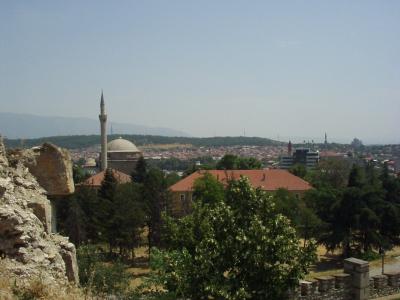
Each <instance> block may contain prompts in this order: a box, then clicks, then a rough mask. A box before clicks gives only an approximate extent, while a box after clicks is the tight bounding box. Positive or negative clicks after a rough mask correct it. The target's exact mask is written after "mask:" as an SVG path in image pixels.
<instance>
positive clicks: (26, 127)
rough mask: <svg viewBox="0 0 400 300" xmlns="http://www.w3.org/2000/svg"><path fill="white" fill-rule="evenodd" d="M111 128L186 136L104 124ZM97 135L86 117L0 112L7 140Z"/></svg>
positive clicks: (0, 125) (1, 131)
mask: <svg viewBox="0 0 400 300" xmlns="http://www.w3.org/2000/svg"><path fill="white" fill-rule="evenodd" d="M111 125H112V127H113V131H114V134H143V135H161V136H189V134H187V133H186V132H182V131H179V130H174V129H170V128H162V127H147V126H142V125H137V124H128V123H115V122H111V123H108V126H107V127H108V131H110V127H111ZM99 133H100V124H99V121H98V120H93V119H89V118H69V117H52V116H36V115H30V114H16V113H7V112H0V135H2V136H5V137H7V138H10V139H20V138H23V139H28V138H39V137H47V136H66V135H90V134H99ZM109 133H110V132H109Z"/></svg>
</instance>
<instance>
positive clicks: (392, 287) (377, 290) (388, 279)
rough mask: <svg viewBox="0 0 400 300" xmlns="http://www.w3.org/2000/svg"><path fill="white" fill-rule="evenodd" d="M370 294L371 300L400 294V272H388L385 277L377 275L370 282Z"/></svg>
mask: <svg viewBox="0 0 400 300" xmlns="http://www.w3.org/2000/svg"><path fill="white" fill-rule="evenodd" d="M369 282H370V284H369V293H370V295H371V299H374V298H378V297H383V296H388V295H393V294H399V293H400V270H399V272H387V273H385V274H384V275H376V276H373V277H372V278H370V280H369Z"/></svg>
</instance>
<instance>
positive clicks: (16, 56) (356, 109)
mask: <svg viewBox="0 0 400 300" xmlns="http://www.w3.org/2000/svg"><path fill="white" fill-rule="evenodd" d="M0 38H1V39H0V111H3V112H21V113H32V114H37V115H56V116H79V117H90V118H97V115H98V109H99V108H98V104H99V98H100V93H101V89H103V90H104V96H105V100H106V105H107V110H108V114H109V118H110V119H111V120H112V121H115V122H130V123H136V124H142V125H148V126H163V127H170V128H174V129H178V130H182V131H185V132H188V133H189V134H192V135H194V136H214V135H243V132H244V130H245V131H246V135H247V136H262V137H270V138H275V139H276V138H277V136H279V137H280V139H281V140H283V139H288V138H292V139H293V138H295V137H304V136H305V137H315V138H319V139H320V140H322V139H323V135H324V132H325V131H326V132H327V133H328V138H330V140H333V141H348V142H349V141H350V140H351V139H352V138H353V137H355V136H357V137H359V138H361V139H362V140H363V141H364V142H366V143H374V142H396V143H400V130H399V125H400V1H396V0H393V1H366V0H360V1H349V0H345V1H321V0H316V1H281V0H279V1H234V0H229V1H228V0H227V1H221V0H212V1H188V0H182V1H171V0H163V1H149V0H146V1H133V0H132V1H98V0H96V1H81V0H80V1H54V0H51V1H7V0H0Z"/></svg>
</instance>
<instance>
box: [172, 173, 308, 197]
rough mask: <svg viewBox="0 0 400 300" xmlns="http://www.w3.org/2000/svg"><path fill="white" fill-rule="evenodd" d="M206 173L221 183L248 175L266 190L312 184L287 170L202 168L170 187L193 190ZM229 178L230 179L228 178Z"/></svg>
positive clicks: (256, 184)
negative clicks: (196, 182) (194, 185)
mask: <svg viewBox="0 0 400 300" xmlns="http://www.w3.org/2000/svg"><path fill="white" fill-rule="evenodd" d="M205 173H210V174H211V175H213V176H214V177H216V178H217V179H218V180H219V181H220V182H221V183H223V184H226V183H227V181H228V180H230V179H235V180H236V179H239V178H240V176H245V177H248V178H249V180H250V182H251V184H252V186H253V187H256V188H258V187H259V188H261V189H262V190H264V191H276V190H277V189H280V188H284V189H287V190H289V191H307V190H309V189H311V188H312V186H311V185H310V184H309V183H308V182H307V181H305V180H303V179H301V178H300V177H297V176H295V175H293V174H291V173H290V172H288V171H286V170H279V169H266V170H226V171H225V170H201V171H197V172H195V173H193V174H191V175H189V176H188V177H186V178H184V179H182V180H180V181H178V182H177V183H175V184H174V185H173V186H171V187H170V190H171V191H172V192H188V191H192V190H193V184H194V182H195V180H196V179H197V178H200V177H202V176H203V175H204V174H205ZM227 179H228V180H227Z"/></svg>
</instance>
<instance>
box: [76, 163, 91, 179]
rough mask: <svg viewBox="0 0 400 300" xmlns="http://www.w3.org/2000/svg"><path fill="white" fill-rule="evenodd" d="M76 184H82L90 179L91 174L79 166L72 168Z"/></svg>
mask: <svg viewBox="0 0 400 300" xmlns="http://www.w3.org/2000/svg"><path fill="white" fill-rule="evenodd" d="M72 172H73V173H72V174H73V178H74V183H75V184H77V183H81V182H83V181H85V180H86V179H88V178H89V176H90V175H89V174H88V173H87V172H86V171H85V170H84V169H83V168H82V167H81V166H79V165H74V166H73V168H72Z"/></svg>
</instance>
